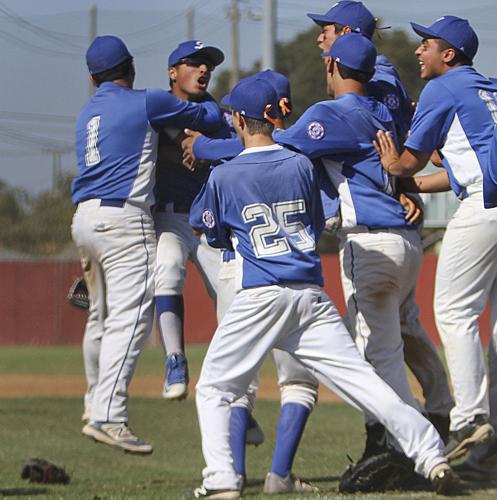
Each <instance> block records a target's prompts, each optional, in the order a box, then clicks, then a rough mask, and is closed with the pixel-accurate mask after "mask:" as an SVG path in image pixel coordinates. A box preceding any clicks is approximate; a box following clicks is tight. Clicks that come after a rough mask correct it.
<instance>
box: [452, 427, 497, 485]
mask: <svg viewBox="0 0 497 500" xmlns="http://www.w3.org/2000/svg"><path fill="white" fill-rule="evenodd" d="M453 469H454V470H455V471H456V472H457V474H458V475H459V477H460V478H461V479H463V480H464V481H478V482H495V481H497V437H494V438H493V439H492V440H491V441H490V442H489V443H487V444H484V445H483V446H479V447H477V448H473V450H471V454H470V456H469V457H468V458H467V459H466V460H465V461H464V462H462V463H461V464H457V465H454V466H453Z"/></svg>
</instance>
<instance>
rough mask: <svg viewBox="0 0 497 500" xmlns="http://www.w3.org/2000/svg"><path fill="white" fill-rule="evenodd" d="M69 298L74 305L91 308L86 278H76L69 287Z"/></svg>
mask: <svg viewBox="0 0 497 500" xmlns="http://www.w3.org/2000/svg"><path fill="white" fill-rule="evenodd" d="M67 300H68V301H69V302H70V303H71V304H72V305H74V306H76V307H79V308H80V309H89V308H90V298H89V295H88V287H87V286H86V281H85V279H84V278H82V277H81V278H76V279H75V280H74V282H73V284H72V285H71V288H69V293H68V294H67Z"/></svg>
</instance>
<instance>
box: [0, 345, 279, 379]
mask: <svg viewBox="0 0 497 500" xmlns="http://www.w3.org/2000/svg"><path fill="white" fill-rule="evenodd" d="M206 350H207V346H206V345H203V344H192V345H188V346H187V350H186V352H187V356H188V366H189V369H190V373H191V374H192V376H198V375H199V373H200V367H201V365H202V360H203V359H204V356H205V352H206ZM163 356H164V355H163V351H162V348H161V347H147V348H145V349H144V351H143V353H142V354H141V356H140V359H139V361H138V367H137V370H136V374H137V375H160V376H162V375H163V374H164V361H163ZM2 373H9V374H37V373H39V374H43V375H57V374H65V375H78V374H81V375H82V374H83V373H84V370H83V357H82V354H81V347H76V346H70V347H69V346H43V347H40V346H2V348H1V349H0V374H2ZM274 374H275V369H274V364H273V362H272V361H271V360H269V359H268V360H267V361H266V362H265V363H264V365H263V367H262V370H261V375H262V376H264V375H271V376H272V375H274Z"/></svg>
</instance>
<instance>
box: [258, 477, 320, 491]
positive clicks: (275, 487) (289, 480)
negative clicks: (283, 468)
mask: <svg viewBox="0 0 497 500" xmlns="http://www.w3.org/2000/svg"><path fill="white" fill-rule="evenodd" d="M318 491H319V489H318V488H316V487H315V486H312V485H311V484H310V483H308V482H307V481H304V480H303V479H299V478H298V477H295V476H294V475H293V474H291V473H290V474H288V476H286V477H281V476H279V475H278V474H276V472H268V473H267V476H266V480H265V481H264V490H263V492H264V493H266V494H267V495H275V494H280V493H317V492H318Z"/></svg>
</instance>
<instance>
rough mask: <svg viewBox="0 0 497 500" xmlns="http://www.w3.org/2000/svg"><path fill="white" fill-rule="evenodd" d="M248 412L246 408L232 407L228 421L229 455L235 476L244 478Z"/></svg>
mask: <svg viewBox="0 0 497 500" xmlns="http://www.w3.org/2000/svg"><path fill="white" fill-rule="evenodd" d="M249 421H250V412H249V411H248V410H247V408H242V407H238V406H233V407H232V408H231V419H230V440H231V454H232V455H233V466H234V468H235V472H236V473H237V474H242V475H243V476H245V439H246V437H247V429H248V427H249Z"/></svg>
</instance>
